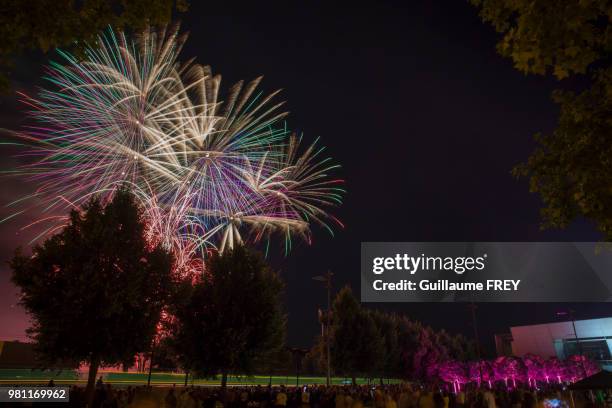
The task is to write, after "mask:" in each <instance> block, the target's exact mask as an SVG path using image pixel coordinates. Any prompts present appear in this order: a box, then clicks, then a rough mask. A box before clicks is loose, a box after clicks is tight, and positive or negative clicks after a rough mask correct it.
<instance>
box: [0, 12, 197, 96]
mask: <svg viewBox="0 0 612 408" xmlns="http://www.w3.org/2000/svg"><path fill="white" fill-rule="evenodd" d="M188 6H189V4H188V1H187V0H177V1H176V2H175V1H174V0H130V1H122V0H104V1H100V0H82V1H75V0H36V1H21V0H3V1H2V6H1V10H2V13H0V16H1V17H0V70H1V71H0V89H2V88H4V89H6V88H7V86H8V82H9V81H8V75H7V74H8V71H9V69H10V68H11V66H12V63H13V58H14V57H16V56H18V55H20V54H22V53H23V52H26V51H30V50H41V51H43V52H47V51H48V50H50V49H53V48H56V47H74V45H75V42H78V43H79V44H81V45H82V44H84V43H85V42H89V43H90V44H91V43H94V42H95V36H96V35H97V34H98V33H99V32H100V31H102V30H104V29H105V28H106V27H108V26H112V27H114V28H117V29H128V28H130V29H134V30H140V29H143V28H145V27H146V26H147V25H148V24H151V25H163V24H167V23H169V22H170V20H171V19H172V11H173V7H176V10H177V11H179V12H183V11H186V10H187V8H188ZM78 50H79V47H77V51H78Z"/></svg>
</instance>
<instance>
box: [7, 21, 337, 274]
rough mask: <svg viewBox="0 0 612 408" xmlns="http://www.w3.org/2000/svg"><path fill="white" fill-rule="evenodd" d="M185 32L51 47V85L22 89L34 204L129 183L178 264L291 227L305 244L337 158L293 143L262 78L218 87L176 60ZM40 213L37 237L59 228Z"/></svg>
mask: <svg viewBox="0 0 612 408" xmlns="http://www.w3.org/2000/svg"><path fill="white" fill-rule="evenodd" d="M185 40H186V37H185V36H180V35H179V34H178V29H177V28H171V29H168V30H163V31H161V32H156V31H152V30H148V31H146V32H144V33H143V34H141V35H139V36H137V37H136V38H135V39H134V40H130V39H128V38H126V36H125V35H124V34H123V33H114V32H112V31H109V32H108V33H107V34H106V35H104V36H101V37H100V38H99V40H98V42H97V44H96V45H95V46H91V47H88V48H87V49H86V52H85V56H84V58H83V59H81V60H78V59H76V58H75V57H73V56H71V55H69V54H67V53H63V52H60V54H61V56H62V57H63V59H64V64H58V63H52V64H51V66H50V67H49V68H48V74H47V79H48V80H49V81H50V82H51V83H52V89H45V90H42V91H41V92H40V93H39V95H38V96H37V97H36V98H30V97H27V96H25V95H24V96H23V100H24V102H25V103H27V104H28V105H29V106H30V107H31V111H30V112H31V116H32V117H33V118H34V119H35V120H36V122H37V125H36V126H32V127H30V128H28V131H27V132H26V133H25V134H24V135H22V137H24V138H25V139H26V140H27V142H28V145H29V146H31V149H30V150H28V151H27V152H25V153H24V155H26V156H29V157H30V158H32V159H33V160H31V163H30V164H28V165H25V166H23V167H22V168H21V169H19V170H18V171H17V173H18V174H22V175H27V176H28V177H29V179H30V180H33V181H35V182H36V183H38V185H39V188H38V190H37V193H36V196H37V197H40V198H42V199H43V201H44V205H45V208H44V210H45V211H46V212H48V213H49V214H55V213H57V210H64V211H65V209H66V208H67V207H68V208H70V207H77V208H78V207H79V206H80V205H81V204H82V203H83V202H84V201H85V200H87V199H88V198H89V197H91V196H92V195H98V196H100V197H101V198H102V199H103V200H107V199H109V198H110V197H112V194H113V192H114V191H115V190H116V188H117V187H118V186H121V185H128V186H129V187H130V188H131V189H132V190H133V191H134V192H135V194H136V196H137V197H138V200H139V202H140V203H141V205H142V206H143V209H144V215H145V217H146V220H147V225H148V234H149V236H150V239H151V240H152V242H155V243H161V244H162V245H164V246H166V247H168V248H171V249H172V250H173V251H174V252H175V254H176V256H177V259H178V261H177V262H178V263H179V264H180V265H188V264H190V263H191V262H193V260H194V259H196V258H197V257H198V256H199V257H201V256H202V255H203V254H206V252H207V251H209V250H218V251H223V250H225V249H227V248H232V247H233V246H234V245H236V244H240V243H242V242H244V241H246V240H252V241H260V240H262V239H268V238H269V237H270V235H271V234H272V233H279V234H281V235H282V236H283V237H284V239H285V242H286V246H287V247H289V246H290V242H291V241H290V239H291V237H292V236H293V235H299V236H301V237H303V238H305V239H306V240H308V241H309V240H310V226H311V224H312V223H317V224H319V225H321V226H323V227H324V228H326V229H328V230H329V231H330V232H331V231H332V229H331V227H332V226H333V225H332V224H340V223H339V221H337V220H336V219H335V218H334V217H333V216H331V215H329V214H328V213H327V211H326V209H327V208H329V207H330V206H334V205H338V204H340V203H341V199H342V195H343V189H342V188H341V187H342V186H341V184H342V180H338V179H333V178H330V176H329V174H330V173H333V172H334V170H335V169H336V168H337V167H338V166H336V165H334V164H332V163H331V161H330V159H329V158H326V157H324V156H323V148H321V147H319V146H318V144H317V142H315V143H313V144H312V145H309V146H306V147H301V145H302V140H301V137H297V136H295V135H291V133H290V132H289V131H288V130H287V129H286V127H285V126H284V123H283V119H284V117H285V116H286V113H285V112H284V111H282V110H281V107H282V103H281V102H276V96H277V93H278V92H274V93H272V94H270V95H267V96H266V95H263V94H262V93H261V92H259V91H258V90H257V89H258V85H259V83H260V81H261V78H257V79H255V80H254V81H251V82H249V83H246V84H245V83H243V82H239V83H237V84H236V85H234V86H233V87H231V88H230V90H229V91H228V92H227V93H226V94H225V95H222V93H221V77H220V76H219V75H214V74H213V73H212V71H211V69H210V68H209V67H206V66H201V65H198V64H195V63H193V62H187V63H180V62H179V61H178V59H177V58H178V55H179V53H180V50H181V47H182V45H183V43H184V41H185ZM50 217H52V218H49V219H47V218H46V217H45V221H49V220H50V221H52V222H51V224H52V225H51V226H50V227H48V228H47V229H45V230H44V232H43V234H45V233H48V232H50V231H54V228H57V225H58V224H61V222H58V221H61V220H62V218H61V217H60V218H53V215H50ZM41 222H42V220H41Z"/></svg>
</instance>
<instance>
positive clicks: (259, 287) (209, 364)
mask: <svg viewBox="0 0 612 408" xmlns="http://www.w3.org/2000/svg"><path fill="white" fill-rule="evenodd" d="M205 271H206V272H205V274H204V275H203V276H202V278H201V279H200V280H198V281H197V282H196V283H195V284H194V285H193V287H192V291H191V293H190V294H189V296H188V299H187V300H186V301H185V302H184V303H182V304H181V305H179V306H177V310H176V317H177V327H176V329H175V333H174V336H175V337H174V341H175V347H176V350H177V352H178V354H179V356H180V358H181V364H182V366H183V368H185V369H186V370H188V371H191V372H193V373H194V374H196V375H200V376H213V375H216V374H219V373H220V374H222V376H223V380H222V385H225V382H226V378H227V375H228V374H232V373H234V374H250V373H252V371H253V369H254V367H255V364H256V363H257V362H258V361H260V360H261V359H262V358H264V357H265V356H268V355H270V354H271V353H274V352H275V351H277V350H278V349H279V347H281V346H282V345H283V343H284V335H285V315H284V313H283V311H282V307H281V295H282V291H283V284H282V282H281V280H280V278H279V277H278V275H277V274H276V273H275V272H274V271H272V270H271V269H270V268H269V267H268V266H267V265H266V263H265V262H264V260H263V258H262V257H261V255H260V254H259V253H257V252H254V251H252V250H249V249H247V248H245V247H242V246H238V247H236V248H234V249H233V250H231V251H225V252H224V253H223V254H216V255H213V256H212V257H211V258H209V259H208V260H207V262H206V268H205Z"/></svg>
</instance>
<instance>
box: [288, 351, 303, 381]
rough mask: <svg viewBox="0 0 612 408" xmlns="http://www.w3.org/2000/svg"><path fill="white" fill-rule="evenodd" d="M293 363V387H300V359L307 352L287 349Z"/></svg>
mask: <svg viewBox="0 0 612 408" xmlns="http://www.w3.org/2000/svg"><path fill="white" fill-rule="evenodd" d="M289 351H290V352H291V354H292V356H293V361H294V362H295V386H296V387H298V386H299V385H300V370H301V368H302V359H303V358H304V356H305V355H306V353H308V350H306V349H301V348H289Z"/></svg>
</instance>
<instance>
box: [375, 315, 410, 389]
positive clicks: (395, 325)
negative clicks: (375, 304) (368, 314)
mask: <svg viewBox="0 0 612 408" xmlns="http://www.w3.org/2000/svg"><path fill="white" fill-rule="evenodd" d="M372 318H373V319H374V323H375V324H376V328H377V329H378V332H379V333H380V336H381V337H382V345H383V362H382V365H381V371H380V382H381V384H382V383H383V378H385V377H386V378H392V377H396V376H401V375H402V374H403V372H402V368H401V367H402V366H401V349H400V343H399V342H400V340H399V324H400V319H399V318H398V317H397V316H396V315H393V314H388V313H383V312H380V311H373V312H372Z"/></svg>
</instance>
